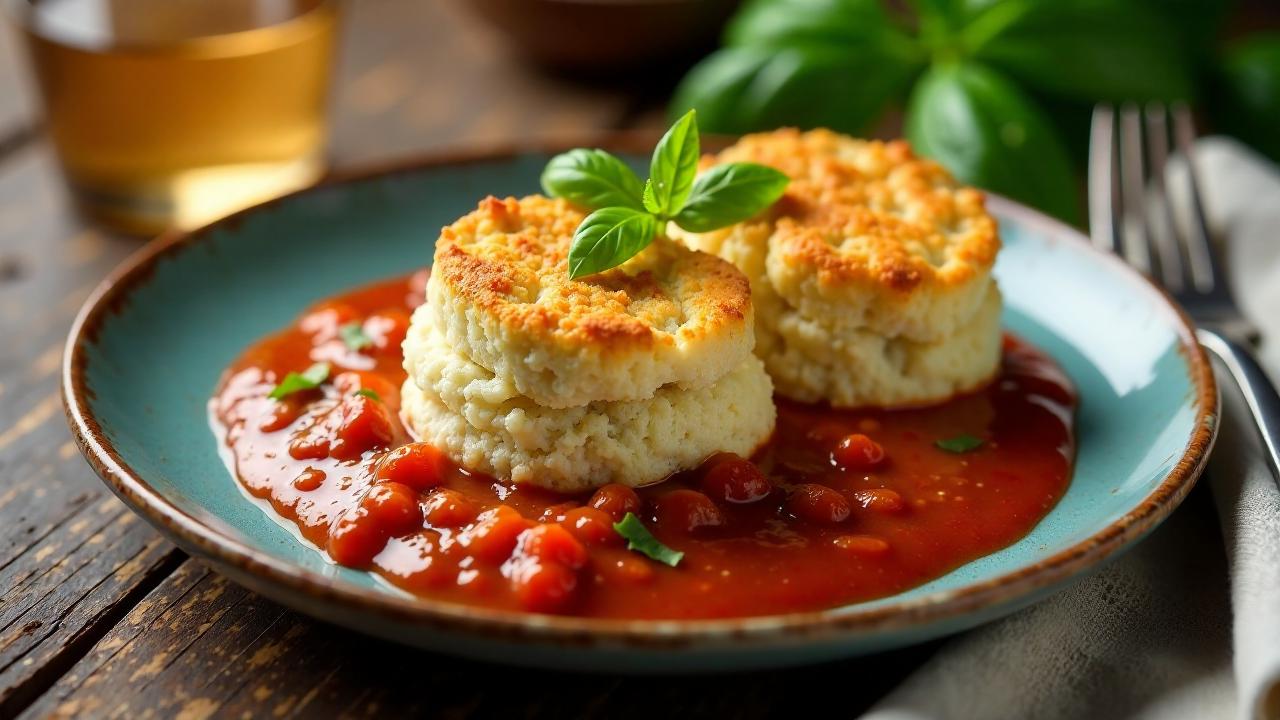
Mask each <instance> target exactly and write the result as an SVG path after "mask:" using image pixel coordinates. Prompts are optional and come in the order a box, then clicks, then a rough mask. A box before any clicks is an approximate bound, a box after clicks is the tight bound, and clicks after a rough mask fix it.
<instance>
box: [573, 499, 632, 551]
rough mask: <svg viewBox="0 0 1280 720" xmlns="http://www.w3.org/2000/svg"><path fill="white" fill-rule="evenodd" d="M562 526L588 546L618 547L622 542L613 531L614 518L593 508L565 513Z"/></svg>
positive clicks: (576, 509)
mask: <svg viewBox="0 0 1280 720" xmlns="http://www.w3.org/2000/svg"><path fill="white" fill-rule="evenodd" d="M560 524H561V525H563V526H564V527H565V528H566V529H567V530H568V531H569V532H571V533H573V534H574V536H575V537H577V538H578V539H579V540H581V541H582V542H584V543H587V544H588V545H617V544H620V543H621V542H622V536H621V535H619V534H618V533H617V531H615V530H614V529H613V518H612V517H611V516H610V515H609V514H608V513H606V512H605V511H603V510H597V509H596V508H593V507H580V508H574V509H572V510H569V511H568V512H566V513H564V516H563V519H561V520H560Z"/></svg>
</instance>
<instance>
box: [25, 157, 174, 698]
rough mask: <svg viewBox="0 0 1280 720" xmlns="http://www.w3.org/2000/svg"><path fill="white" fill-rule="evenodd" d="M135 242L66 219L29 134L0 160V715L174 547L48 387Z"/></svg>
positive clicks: (170, 559) (52, 674)
mask: <svg viewBox="0 0 1280 720" xmlns="http://www.w3.org/2000/svg"><path fill="white" fill-rule="evenodd" d="M137 246H138V243H137V241H135V240H128V239H124V238H118V237H111V236H108V235H105V234H103V233H100V232H97V231H93V230H88V229H86V228H84V227H82V226H81V225H80V223H79V221H78V220H77V219H76V218H75V217H74V215H73V214H72V213H71V212H70V210H69V207H68V205H67V202H66V197H65V195H64V194H63V192H62V190H61V186H60V184H59V179H58V175H57V169H56V166H55V163H54V161H53V159H52V157H51V155H50V153H49V152H48V150H47V148H45V147H43V146H42V145H28V146H26V147H23V148H21V149H19V150H18V151H17V152H16V153H15V154H13V155H12V156H10V158H9V159H8V162H5V163H4V164H3V165H0V268H3V269H4V271H3V272H0V321H2V323H3V325H2V327H3V328H4V330H3V332H4V335H5V337H6V342H4V343H0V477H4V478H5V482H4V484H3V486H2V487H0V717H4V716H11V715H13V714H14V713H16V712H17V711H18V710H19V709H20V708H22V707H24V706H25V705H27V704H28V703H29V702H31V701H32V700H33V699H35V697H37V696H38V695H39V693H40V692H42V691H43V690H44V689H45V688H46V687H48V686H49V685H50V684H52V683H53V682H54V681H55V680H57V678H58V676H59V675H60V674H61V673H62V672H63V671H65V670H66V669H67V668H69V667H70V666H71V665H73V664H74V663H75V662H76V661H77V660H78V659H79V658H80V657H81V655H83V653H84V652H86V651H87V650H88V649H89V648H90V647H92V646H93V644H94V643H95V642H97V640H98V639H99V638H101V636H102V635H103V634H105V633H106V632H107V631H108V630H109V629H110V628H111V627H112V626H113V625H114V624H115V621H116V620H118V619H119V617H121V616H122V615H123V614H124V612H125V611H126V610H127V609H128V608H129V607H131V606H132V605H133V603H134V602H136V601H137V600H138V599H139V598H141V597H143V596H144V595H145V594H146V593H147V592H148V591H150V590H151V589H152V588H154V587H155V586H156V584H157V583H159V582H160V580H161V579H163V578H164V577H165V576H166V575H167V574H168V573H169V572H170V571H171V570H172V569H173V568H174V567H175V566H176V565H177V564H178V563H180V562H181V560H182V558H183V556H182V555H181V554H180V553H178V552H177V551H176V550H175V549H174V548H173V547H172V546H171V545H169V544H168V543H166V542H164V541H162V540H161V539H160V537H159V536H158V535H157V534H156V533H155V531H153V530H152V529H151V528H150V527H148V526H147V525H146V524H145V523H144V522H143V521H142V520H141V519H139V518H137V517H136V516H134V515H133V514H132V513H130V512H128V511H127V510H126V509H125V507H124V506H123V505H122V504H121V503H120V502H119V501H118V500H116V499H115V498H114V497H112V496H111V495H110V493H108V492H107V490H106V488H105V487H104V486H103V485H102V484H101V483H100V482H99V481H98V479H97V478H96V477H94V476H93V473H92V472H91V471H90V470H89V468H88V467H87V466H86V465H85V464H84V460H83V459H82V458H81V457H80V454H79V453H78V452H77V451H76V449H75V447H74V445H72V443H71V438H70V436H69V434H68V432H67V429H66V425H65V423H64V422H63V419H62V406H61V401H60V399H59V396H58V370H59V367H60V361H61V355H62V344H63V341H64V339H65V336H66V332H67V327H68V325H69V324H70V321H71V317H72V315H73V314H74V312H75V310H76V308H77V307H78V306H79V304H80V303H81V302H82V301H83V299H84V298H85V296H87V295H88V293H89V292H90V290H91V289H92V287H93V286H94V285H95V284H96V283H97V282H98V281H99V280H100V279H101V277H102V276H103V275H104V274H105V273H106V272H107V270H108V269H109V268H110V267H112V266H113V265H114V264H115V263H116V262H118V261H119V260H120V259H121V258H122V257H123V256H124V255H125V254H127V253H128V252H130V251H132V250H133V249H135V248H136V247H137Z"/></svg>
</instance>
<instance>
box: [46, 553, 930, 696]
mask: <svg viewBox="0 0 1280 720" xmlns="http://www.w3.org/2000/svg"><path fill="white" fill-rule="evenodd" d="M930 651H931V648H930V647H928V646H926V647H923V648H915V649H910V650H905V651H899V652H894V653H888V654H885V655H881V656H878V657H876V658H873V659H865V660H855V661H849V662H843V663H833V664H827V665H821V666H815V667H808V668H796V669H791V670H783V671H772V672H763V673H751V674H736V675H720V676H701V677H696V676H695V677H656V678H653V677H646V678H620V677H613V676H605V675H577V674H568V673H550V672H543V671H537V670H521V669H513V668H509V667H497V666H490V665H485V664H481V663H475V662H470V661H465V660H459V659H456V658H448V657H442V656H438V655H433V654H430V653H425V652H421V651H417V650H413V649H411V648H405V647H400V646H397V645H393V644H390V643H386V642H383V641H380V640H375V639H373V638H369V637H365V636H362V635H358V634H355V633H352V632H349V631H346V630H343V629H340V628H336V627H332V626H329V625H325V624H322V623H318V622H316V621H313V620H310V619H308V618H305V617H302V616H299V615H298V614H296V613H293V612H291V611H288V610H285V609H283V608H281V607H279V606H277V605H275V604H273V603H271V602H270V601H267V600H264V599H262V598H261V597H259V596H256V595H254V594H252V593H250V592H248V591H246V590H243V589H241V588H239V587H237V586H235V585H233V584H231V583H230V582H229V581H227V580H226V579H224V578H222V577H221V576H219V575H217V574H214V573H212V572H209V571H208V570H205V569H204V567H203V566H202V565H201V564H200V563H198V562H196V561H188V562H186V563H184V564H183V566H182V567H181V568H180V569H179V570H178V571H177V572H176V573H174V575H172V576H171V577H170V578H169V579H167V580H166V581H165V583H164V584H163V585H161V586H160V587H159V588H157V589H156V590H155V591H154V592H153V593H151V594H150V595H149V596H147V598H146V599H144V600H143V601H142V602H141V603H139V604H138V605H137V607H136V608H135V609H134V610H133V612H131V613H130V614H129V616H128V617H126V618H125V619H124V621H123V622H121V623H120V624H119V625H118V626H117V627H116V628H115V629H113V630H112V631H111V633H109V634H108V635H107V636H106V637H105V638H103V640H102V642H100V643H99V644H98V646H97V647H95V648H94V649H93V651H91V652H90V653H89V654H88V655H87V656H86V657H85V659H84V661H83V662H81V663H80V664H79V665H77V666H76V667H75V668H74V669H73V670H72V671H71V672H69V673H68V674H67V675H65V676H64V677H63V678H62V679H61V680H60V681H59V682H58V683H57V684H56V685H55V686H54V687H53V688H52V689H51V690H50V691H49V692H48V693H47V694H45V695H44V696H43V697H42V698H40V700H39V701H38V702H37V703H36V704H34V705H32V706H31V707H30V708H29V709H28V711H27V712H26V714H25V715H24V717H30V718H36V717H59V718H71V717H78V716H83V715H91V716H94V717H104V718H148V717H186V718H206V717H234V718H241V717H273V718H313V717H314V718H320V717H350V718H355V717H418V716H430V717H471V716H478V717H526V718H543V717H545V718H562V717H574V718H579V717H581V718H592V717H601V718H613V717H634V718H645V719H646V720H650V719H651V718H654V717H666V716H669V715H670V714H671V713H673V712H674V713H678V715H679V716H680V717H715V718H726V717H748V718H750V717H766V716H770V715H774V714H777V713H778V712H781V711H784V710H785V712H786V713H788V714H794V715H795V716H797V717H806V716H817V715H818V714H819V713H823V712H824V711H827V710H829V708H830V707H831V706H832V704H835V706H837V707H840V708H841V709H842V711H847V713H848V715H850V716H853V715H856V714H857V713H858V712H859V711H860V710H861V709H863V708H865V707H867V706H869V705H870V704H871V703H872V702H874V701H875V699H877V698H878V697H879V696H880V695H881V694H883V692H884V691H885V690H887V689H888V688H889V687H891V686H892V685H893V684H895V683H896V682H897V681H898V679H899V678H900V677H901V676H902V675H903V674H904V673H905V672H906V671H907V670H909V669H910V668H911V667H914V666H915V665H916V664H917V663H918V662H919V661H920V660H921V658H922V657H924V656H925V655H927V653H929V652H930Z"/></svg>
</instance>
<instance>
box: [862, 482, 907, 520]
mask: <svg viewBox="0 0 1280 720" xmlns="http://www.w3.org/2000/svg"><path fill="white" fill-rule="evenodd" d="M853 501H854V502H856V503H858V504H859V505H861V506H862V507H864V508H866V509H867V510H874V511H875V512H878V513H885V514H888V515H892V514H894V513H900V512H902V511H903V510H905V509H906V507H907V503H906V501H904V500H903V499H902V496H901V495H899V494H898V493H897V492H894V491H893V490H889V489H888V488H867V489H866V490H858V491H855V492H854V493H853Z"/></svg>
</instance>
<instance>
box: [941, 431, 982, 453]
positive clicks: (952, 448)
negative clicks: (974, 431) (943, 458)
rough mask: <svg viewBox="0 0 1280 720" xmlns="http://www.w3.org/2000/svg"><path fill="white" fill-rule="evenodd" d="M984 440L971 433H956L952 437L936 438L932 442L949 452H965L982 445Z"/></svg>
mask: <svg viewBox="0 0 1280 720" xmlns="http://www.w3.org/2000/svg"><path fill="white" fill-rule="evenodd" d="M984 442H985V441H984V440H983V439H982V438H977V437H974V436H972V435H957V436H955V437H953V438H947V439H945V440H938V441H937V442H935V443H934V445H937V446H938V447H939V448H941V449H943V450H946V451H947V452H949V453H956V454H960V453H967V452H971V451H973V450H977V449H978V448H980V447H982V445H983V443H984Z"/></svg>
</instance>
